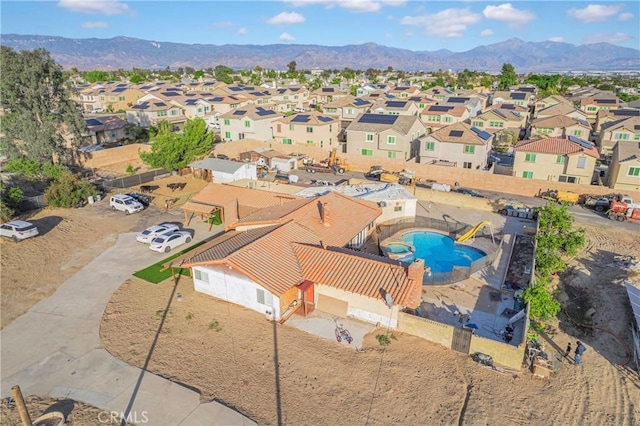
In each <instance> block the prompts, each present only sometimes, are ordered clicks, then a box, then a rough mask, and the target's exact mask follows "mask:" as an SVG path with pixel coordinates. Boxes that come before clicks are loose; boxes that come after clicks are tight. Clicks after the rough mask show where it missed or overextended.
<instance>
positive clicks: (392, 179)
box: [364, 166, 416, 185]
mask: <svg viewBox="0 0 640 426" xmlns="http://www.w3.org/2000/svg"><path fill="white" fill-rule="evenodd" d="M364 177H365V178H367V179H373V180H377V181H380V182H386V183H399V184H400V185H413V184H415V182H416V172H415V170H403V171H401V172H388V171H386V170H384V169H383V168H382V167H381V166H371V168H370V169H369V172H368V173H365V175H364Z"/></svg>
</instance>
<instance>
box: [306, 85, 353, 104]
mask: <svg viewBox="0 0 640 426" xmlns="http://www.w3.org/2000/svg"><path fill="white" fill-rule="evenodd" d="M348 96H351V95H350V94H349V92H348V91H346V90H341V89H340V88H339V87H333V86H328V87H320V88H318V89H316V90H314V91H313V92H311V94H310V95H309V102H310V103H311V104H315V105H324V104H326V103H330V102H334V101H337V100H339V99H343V98H346V97H348Z"/></svg>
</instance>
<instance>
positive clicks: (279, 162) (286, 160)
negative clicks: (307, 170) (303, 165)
mask: <svg viewBox="0 0 640 426" xmlns="http://www.w3.org/2000/svg"><path fill="white" fill-rule="evenodd" d="M297 168H298V160H297V159H296V158H295V157H283V156H277V157H273V158H272V159H271V170H280V171H281V172H288V171H289V170H295V169H297Z"/></svg>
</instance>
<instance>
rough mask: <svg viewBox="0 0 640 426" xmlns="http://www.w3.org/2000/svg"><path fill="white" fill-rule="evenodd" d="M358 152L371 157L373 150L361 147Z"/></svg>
mask: <svg viewBox="0 0 640 426" xmlns="http://www.w3.org/2000/svg"><path fill="white" fill-rule="evenodd" d="M360 154H362V155H366V156H369V157H372V156H373V150H372V149H363V150H361V151H360Z"/></svg>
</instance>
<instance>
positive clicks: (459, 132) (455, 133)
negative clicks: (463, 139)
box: [449, 130, 464, 138]
mask: <svg viewBox="0 0 640 426" xmlns="http://www.w3.org/2000/svg"><path fill="white" fill-rule="evenodd" d="M463 134H464V132H463V131H462V130H451V131H450V132H449V136H451V137H454V138H459V137H460V136H462V135H463Z"/></svg>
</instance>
